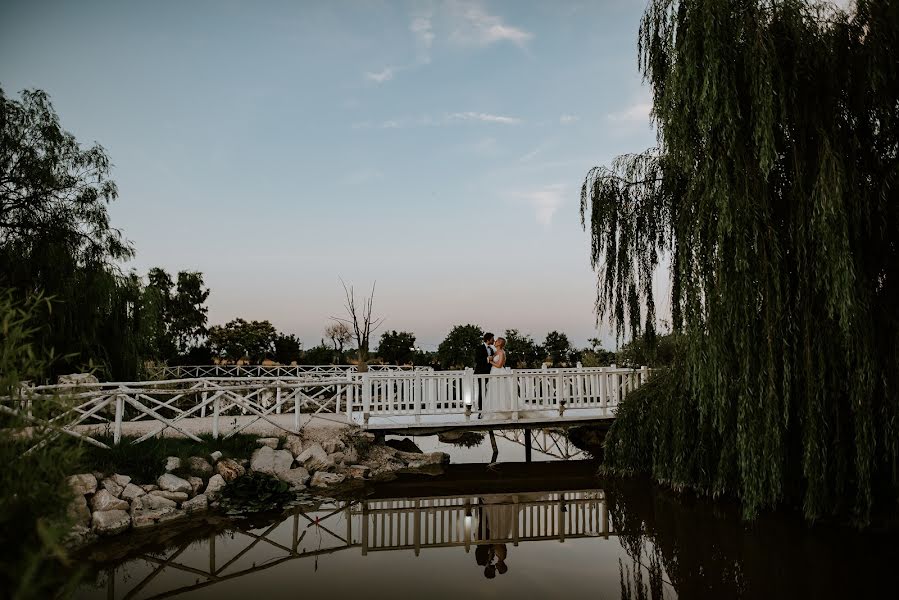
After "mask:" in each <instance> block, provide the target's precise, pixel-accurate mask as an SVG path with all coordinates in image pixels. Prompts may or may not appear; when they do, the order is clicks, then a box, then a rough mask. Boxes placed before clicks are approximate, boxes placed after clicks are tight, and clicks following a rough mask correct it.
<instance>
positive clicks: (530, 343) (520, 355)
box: [503, 329, 546, 369]
mask: <svg viewBox="0 0 899 600" xmlns="http://www.w3.org/2000/svg"><path fill="white" fill-rule="evenodd" d="M503 337H504V338H505V339H506V357H507V358H506V366H507V367H510V368H512V369H536V368H538V367H539V366H540V365H541V364H542V363H543V359H544V358H545V357H546V352H544V350H543V348H541V347H540V346H539V345H538V344H537V343H536V342H534V338H532V337H531V336H530V335H529V334H526V333H521V332H520V331H518V330H517V329H507V330H506V333H504V334H503Z"/></svg>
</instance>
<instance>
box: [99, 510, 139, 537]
mask: <svg viewBox="0 0 899 600" xmlns="http://www.w3.org/2000/svg"><path fill="white" fill-rule="evenodd" d="M129 527H131V515H129V514H128V513H127V512H125V511H124V510H101V511H97V512H95V513H94V514H93V519H92V521H91V528H92V529H93V530H94V533H97V534H100V535H115V534H117V533H121V532H123V531H125V530H126V529H128V528H129Z"/></svg>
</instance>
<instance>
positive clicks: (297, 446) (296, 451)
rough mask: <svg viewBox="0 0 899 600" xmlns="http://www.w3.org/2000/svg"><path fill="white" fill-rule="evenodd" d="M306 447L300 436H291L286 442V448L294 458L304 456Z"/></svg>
mask: <svg viewBox="0 0 899 600" xmlns="http://www.w3.org/2000/svg"><path fill="white" fill-rule="evenodd" d="M304 447H305V444H303V438H301V437H300V436H298V435H289V436H287V438H286V439H285V440H284V448H285V449H287V450H290V453H291V454H293V455H294V456H299V455H300V454H302V452H303V449H304Z"/></svg>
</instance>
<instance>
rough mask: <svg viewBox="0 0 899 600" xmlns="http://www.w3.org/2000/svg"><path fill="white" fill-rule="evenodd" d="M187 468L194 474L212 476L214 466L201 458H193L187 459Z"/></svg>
mask: <svg viewBox="0 0 899 600" xmlns="http://www.w3.org/2000/svg"><path fill="white" fill-rule="evenodd" d="M187 467H188V468H189V469H190V470H191V471H193V472H194V473H199V474H201V475H212V465H210V464H209V461H208V460H206V459H205V458H202V457H200V456H191V457H190V458H188V459H187Z"/></svg>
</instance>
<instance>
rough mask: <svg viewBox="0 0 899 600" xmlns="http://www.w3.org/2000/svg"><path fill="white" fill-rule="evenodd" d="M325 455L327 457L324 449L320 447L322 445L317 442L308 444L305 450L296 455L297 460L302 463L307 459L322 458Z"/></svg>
mask: <svg viewBox="0 0 899 600" xmlns="http://www.w3.org/2000/svg"><path fill="white" fill-rule="evenodd" d="M327 457H328V453H327V452H325V449H324V448H322V445H321V444H319V443H315V444H312V445H311V446H309V447H308V448H306V449H305V450H303V451H302V452H300V454H299V455H297V462H298V463H304V462H306V461H308V460H309V459H310V458H318V459H322V460H323V459H325V458H327Z"/></svg>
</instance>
